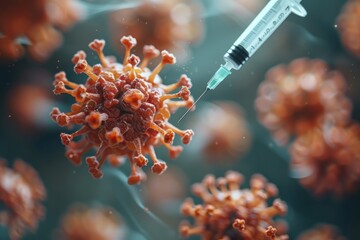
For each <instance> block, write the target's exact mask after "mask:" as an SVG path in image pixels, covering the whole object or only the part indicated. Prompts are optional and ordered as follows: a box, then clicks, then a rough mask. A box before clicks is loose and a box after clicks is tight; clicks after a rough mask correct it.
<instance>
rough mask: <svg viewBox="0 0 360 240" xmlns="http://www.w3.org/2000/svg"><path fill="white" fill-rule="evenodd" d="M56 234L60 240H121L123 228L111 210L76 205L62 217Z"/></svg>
mask: <svg viewBox="0 0 360 240" xmlns="http://www.w3.org/2000/svg"><path fill="white" fill-rule="evenodd" d="M57 234H58V236H57V239H61V240H115V239H116V240H121V239H124V235H125V227H124V225H123V222H122V220H121V218H120V216H119V215H118V213H117V212H116V211H114V210H113V209H112V208H109V207H100V206H98V207H87V206H83V205H76V206H73V207H72V208H71V209H70V210H69V211H68V212H67V213H66V214H65V216H64V217H63V219H62V221H61V225H60V228H59V230H58V232H57Z"/></svg>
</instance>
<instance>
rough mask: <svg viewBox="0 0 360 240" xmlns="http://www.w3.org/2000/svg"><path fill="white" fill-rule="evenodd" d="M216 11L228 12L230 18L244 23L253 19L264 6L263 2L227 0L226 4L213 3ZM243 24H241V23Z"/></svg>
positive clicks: (261, 0)
mask: <svg viewBox="0 0 360 240" xmlns="http://www.w3.org/2000/svg"><path fill="white" fill-rule="evenodd" d="M214 4H216V7H217V9H220V10H222V11H225V12H228V13H230V14H227V15H229V16H230V17H231V18H233V19H234V20H236V21H244V20H248V19H250V18H253V17H254V15H255V14H257V13H258V12H259V11H260V9H261V8H262V7H263V6H265V4H266V1H264V0H229V1H226V2H219V1H216V2H214ZM242 24H243V23H242Z"/></svg>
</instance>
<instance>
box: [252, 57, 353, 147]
mask: <svg viewBox="0 0 360 240" xmlns="http://www.w3.org/2000/svg"><path fill="white" fill-rule="evenodd" d="M345 91H346V82H345V80H344V79H343V77H342V75H341V74H340V73H339V72H337V71H329V70H328V67H327V65H326V64H325V63H324V62H323V61H322V60H308V59H296V60H294V61H292V62H291V63H290V64H289V65H288V66H284V65H279V66H276V67H274V68H272V69H270V70H269V71H268V73H267V75H266V79H265V81H264V82H263V83H261V84H260V86H259V89H258V97H257V99H256V101H255V107H256V110H257V112H258V119H259V121H260V122H261V123H262V124H263V125H264V126H265V127H266V128H267V129H269V130H270V132H271V133H272V135H273V137H274V138H275V140H276V141H277V142H278V143H279V144H280V145H283V144H286V143H287V142H288V139H289V137H290V136H292V135H301V134H304V133H306V132H307V131H309V130H311V129H314V128H316V127H319V126H321V125H323V124H324V123H325V122H331V123H332V124H338V125H345V124H347V123H348V122H349V119H350V115H351V110H352V104H351V102H350V101H349V99H348V98H347V97H346V96H345Z"/></svg>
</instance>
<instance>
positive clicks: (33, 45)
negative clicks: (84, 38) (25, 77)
mask: <svg viewBox="0 0 360 240" xmlns="http://www.w3.org/2000/svg"><path fill="white" fill-rule="evenodd" d="M78 19H79V9H78V7H77V6H76V5H75V4H74V1H73V0H32V1H28V0H14V1H2V4H1V8H0V32H1V33H2V34H3V36H0V59H10V60H14V59H18V58H20V57H21V56H22V55H23V51H24V48H23V46H22V45H21V42H20V41H19V39H18V38H23V37H25V38H26V41H29V43H27V44H26V45H27V47H26V48H27V49H28V51H29V54H30V55H31V57H32V58H34V59H35V60H44V59H46V58H47V57H48V56H49V55H50V53H52V52H53V50H54V49H56V48H57V47H58V46H59V45H60V44H61V42H62V35H61V33H60V32H59V31H58V30H57V29H66V28H68V27H69V26H71V25H72V24H73V23H74V22H75V21H76V20H78Z"/></svg>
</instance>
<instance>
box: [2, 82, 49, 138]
mask: <svg viewBox="0 0 360 240" xmlns="http://www.w3.org/2000/svg"><path fill="white" fill-rule="evenodd" d="M52 97H53V96H52V95H51V94H50V93H49V90H48V89H47V88H46V87H45V86H41V85H36V84H21V85H18V86H16V87H15V88H14V89H13V90H12V91H10V92H9V94H8V97H7V103H8V108H9V110H8V111H9V115H10V116H11V119H12V120H14V122H16V125H17V126H20V127H21V128H22V129H23V130H26V131H27V132H31V131H35V129H37V130H39V129H44V128H45V125H46V122H45V121H44V118H43V117H45V119H48V118H47V116H48V114H49V111H50V110H51V108H52V106H51V105H52V103H53V101H52V99H51V98H52ZM49 122H50V123H51V121H49Z"/></svg>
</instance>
